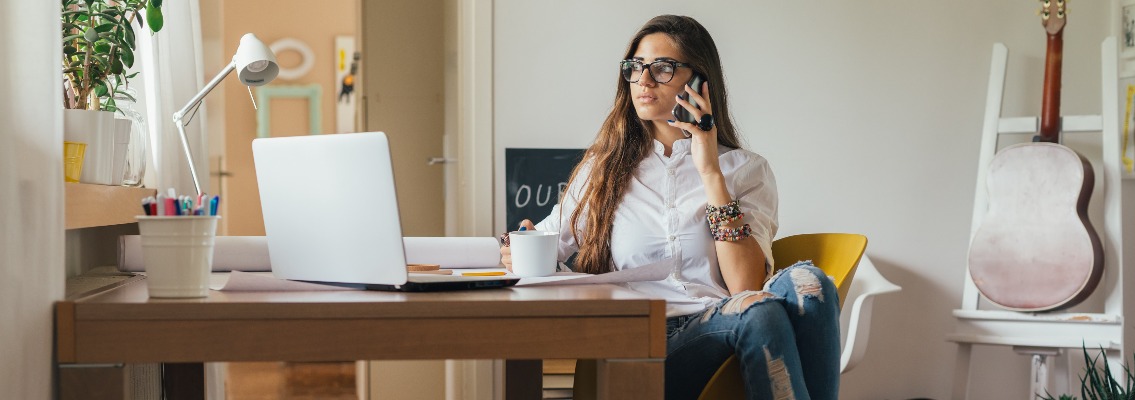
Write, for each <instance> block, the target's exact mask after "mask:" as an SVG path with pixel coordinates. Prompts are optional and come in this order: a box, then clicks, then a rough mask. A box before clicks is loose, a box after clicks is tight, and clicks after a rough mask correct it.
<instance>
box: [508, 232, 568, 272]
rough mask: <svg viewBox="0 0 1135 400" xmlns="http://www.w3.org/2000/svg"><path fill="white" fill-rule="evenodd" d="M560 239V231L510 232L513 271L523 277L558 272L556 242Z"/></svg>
mask: <svg viewBox="0 0 1135 400" xmlns="http://www.w3.org/2000/svg"><path fill="white" fill-rule="evenodd" d="M559 239H560V233H559V232H547V231H515V232H509V233H508V240H509V247H511V248H512V273H514V274H516V275H518V276H520V277H522V278H527V277H536V276H548V275H551V274H554V273H555V272H556V244H557V243H556V242H558V241H559Z"/></svg>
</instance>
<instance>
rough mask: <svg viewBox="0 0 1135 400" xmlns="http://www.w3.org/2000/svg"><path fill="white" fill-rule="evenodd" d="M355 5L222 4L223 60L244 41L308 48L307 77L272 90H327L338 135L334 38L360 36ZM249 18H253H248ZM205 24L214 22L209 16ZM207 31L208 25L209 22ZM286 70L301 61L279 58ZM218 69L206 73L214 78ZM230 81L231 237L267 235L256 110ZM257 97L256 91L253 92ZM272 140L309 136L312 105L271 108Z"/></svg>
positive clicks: (331, 0) (343, 1)
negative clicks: (287, 41)
mask: <svg viewBox="0 0 1135 400" xmlns="http://www.w3.org/2000/svg"><path fill="white" fill-rule="evenodd" d="M356 13H357V1H356V0H325V1H320V2H318V3H312V2H310V1H298V0H240V1H221V2H220V15H221V20H222V23H221V24H220V25H221V26H222V28H221V35H220V36H221V38H222V39H221V42H222V43H223V46H224V50H223V53H222V54H223V56H222V60H228V59H229V58H231V55H232V54H233V53H235V52H236V48H237V45H238V44H239V43H240V37H241V36H242V35H244V34H245V33H248V32H252V33H254V34H256V36H257V37H259V38H260V39H261V40H263V41H264V43H265V44H268V45H271V44H272V42H275V41H276V40H279V39H282V38H294V39H298V40H300V41H302V42H304V43H306V44H307V45H308V46H309V47H311V50H312V52H313V53H314V54H315V65H314V66H313V67H312V69H311V71H310V72H308V73H307V75H305V76H303V77H300V78H299V79H297V80H294V81H283V80H276V81H275V82H272V83H271V85H309V84H313V83H314V84H318V85H320V86H322V87H323V96H322V99H321V102H322V116H321V117H322V132H323V133H330V132H334V131H335V70H334V58H333V56H334V52H335V36H340V35H349V36H355V34H356V31H357V27H356ZM245 16H249V17H245ZM203 17H204V18H209V16H208V15H204V16H203ZM202 25H203V26H204V25H206V24H205V23H204V22H203V23H202ZM277 57H278V60H279V62H280V65H281V66H282V67H295V66H298V65H299V62H300V57H299V55H298V54H296V53H295V52H292V51H287V52H283V53H281V54H277ZM216 70H217V69H213V70H210V71H206V74H205V75H207V76H211V75H212V74H213V73H215V72H213V71H216ZM235 82H236V80H234V79H228V80H227V81H226V83H225V84H224V86H225V87H224V97H225V99H224V106H223V107H224V114H223V115H224V131H225V139H224V140H225V170H226V171H228V172H229V173H231V174H232V176H230V177H227V178H225V185H224V188H223V190H224V194H225V196H226V199H227V200H228V201H227V202H226V205H227V209H226V210H223V211H222V214H223V215H225V219H226V220H227V223H228V228H229V229H228V232H227V233H226V234H228V235H263V234H264V223H263V220H262V219H261V211H260V200H259V195H258V193H259V191H258V189H257V186H256V176H255V172H254V170H253V167H252V147H251V146H252V145H251V143H252V139H254V138H256V128H257V124H256V110H254V109H253V108H252V103H251V101H250V100H249V96H248V89H246V88H245V87H244V86H241V85H240V84H238V83H235ZM254 91H255V89H254ZM271 109H272V114H273V115H272V119H271V122H270V125H271V127H272V135H273V136H291V135H304V134H307V132H308V117H307V101H304V100H290V99H285V100H276V101H273V102H272V105H271Z"/></svg>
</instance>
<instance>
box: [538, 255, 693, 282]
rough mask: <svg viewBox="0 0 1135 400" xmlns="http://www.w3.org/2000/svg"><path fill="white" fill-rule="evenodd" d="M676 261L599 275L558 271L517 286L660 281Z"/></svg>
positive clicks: (670, 260)
mask: <svg viewBox="0 0 1135 400" xmlns="http://www.w3.org/2000/svg"><path fill="white" fill-rule="evenodd" d="M676 263H677V259H675V258H673V257H671V258H667V259H665V260H662V261H659V262H655V263H650V264H646V265H642V266H638V267H634V268H627V269H623V270H619V271H614V272H608V273H606V274H599V275H591V274H580V273H575V272H558V273H556V274H555V275H552V276H542V277H538V278H522V279H520V282H517V284H516V286H557V285H589V284H598V283H626V282H647V281H660V280H663V279H666V277H667V276H670V272H671V271H673V270H674V268H675V267H676V266H677V265H676Z"/></svg>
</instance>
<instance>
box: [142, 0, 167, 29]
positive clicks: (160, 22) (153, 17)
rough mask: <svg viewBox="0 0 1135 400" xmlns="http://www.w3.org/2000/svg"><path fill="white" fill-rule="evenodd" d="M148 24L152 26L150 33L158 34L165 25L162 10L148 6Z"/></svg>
mask: <svg viewBox="0 0 1135 400" xmlns="http://www.w3.org/2000/svg"><path fill="white" fill-rule="evenodd" d="M146 22H147V23H149V24H150V32H151V33H158V31H160V30H162V26H164V25H165V18H164V17H163V16H162V9H160V8H157V7H154V6H153V5H152V4H151V5H147V6H146Z"/></svg>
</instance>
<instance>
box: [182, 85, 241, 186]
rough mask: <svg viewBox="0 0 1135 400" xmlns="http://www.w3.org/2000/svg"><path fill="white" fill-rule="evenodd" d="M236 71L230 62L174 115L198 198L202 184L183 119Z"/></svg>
mask: <svg viewBox="0 0 1135 400" xmlns="http://www.w3.org/2000/svg"><path fill="white" fill-rule="evenodd" d="M235 69H236V62H230V63H229V65H226V66H225V69H223V70H221V72H219V73H217V76H216V77H214V78H213V80H211V81H209V84H208V85H205V88H203V89H201V91H200V92H197V94H196V95H194V96H193V99H190V100H189V103H188V104H186V105H185V107H183V108H182V109H181V110H178V111H177V112H175V113H173V123H174V125H177V133H178V134H180V135H181V148H182V149H183V150H185V161H186V163H188V164H189V174H190V176H192V177H193V188H194V189H196V190H197V195H198V196H200V195H201V182H200V181H199V180H198V178H197V168H196V167H194V166H193V153H192V152H190V151H189V139H188V138H187V137H186V136H185V123H184V122H182V119H183V118H185V113H187V112H189V110H190V109H192V108H193V107H194V106H196V105H197V104H198V103H200V102H201V100H203V99H204V98H205V96H206V95H208V94H209V92H211V91H212V90H213V88H215V87H217V85H218V84H220V83H221V81H223V80H224V79H225V77H226V76H229V74H230V73H232V72H233V71H234V70H235Z"/></svg>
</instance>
